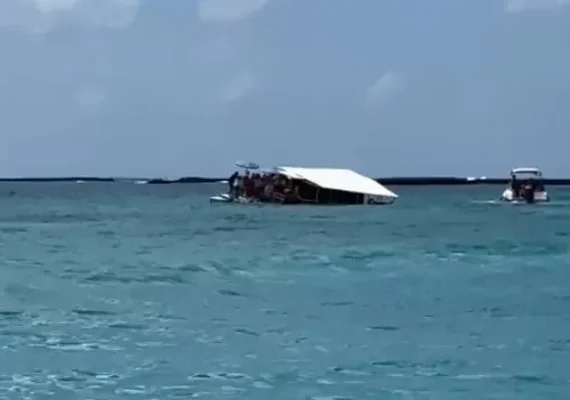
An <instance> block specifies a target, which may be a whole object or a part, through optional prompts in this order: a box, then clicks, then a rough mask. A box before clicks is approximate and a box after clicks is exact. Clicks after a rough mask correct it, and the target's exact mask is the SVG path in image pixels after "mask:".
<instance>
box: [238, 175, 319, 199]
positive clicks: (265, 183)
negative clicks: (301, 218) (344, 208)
mask: <svg viewBox="0 0 570 400" xmlns="http://www.w3.org/2000/svg"><path fill="white" fill-rule="evenodd" d="M228 185H229V195H230V197H231V198H233V199H238V198H243V199H246V200H247V201H250V202H251V201H260V202H279V203H300V202H314V200H311V199H306V198H303V196H302V195H301V193H300V189H301V185H300V184H299V183H298V182H294V181H293V180H292V179H290V178H289V177H287V176H284V175H281V174H277V173H272V172H268V173H262V172H250V171H248V170H246V171H245V172H244V173H243V174H240V173H239V172H238V171H236V172H234V173H233V174H232V176H230V178H229V179H228Z"/></svg>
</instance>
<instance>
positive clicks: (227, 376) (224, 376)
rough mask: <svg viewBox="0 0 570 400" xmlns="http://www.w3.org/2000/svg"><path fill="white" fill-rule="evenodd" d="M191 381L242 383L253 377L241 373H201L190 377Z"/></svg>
mask: <svg viewBox="0 0 570 400" xmlns="http://www.w3.org/2000/svg"><path fill="white" fill-rule="evenodd" d="M187 379H188V380H190V381H204V380H231V381H242V380H246V379H251V376H249V375H246V374H242V373H239V372H217V373H216V372H199V373H195V374H192V375H190V376H189V377H188V378H187Z"/></svg>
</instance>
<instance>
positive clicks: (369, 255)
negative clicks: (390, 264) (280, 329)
mask: <svg viewBox="0 0 570 400" xmlns="http://www.w3.org/2000/svg"><path fill="white" fill-rule="evenodd" d="M395 255H396V252H391V251H386V250H373V251H358V250H347V251H345V252H344V253H342V254H341V255H340V259H341V260H346V261H353V262H355V261H356V262H363V261H378V260H380V259H383V258H390V257H394V256H395Z"/></svg>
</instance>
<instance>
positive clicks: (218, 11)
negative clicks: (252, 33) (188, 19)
mask: <svg viewBox="0 0 570 400" xmlns="http://www.w3.org/2000/svg"><path fill="white" fill-rule="evenodd" d="M269 1H270V0H199V2H198V16H199V17H200V20H201V21H202V22H234V21H241V20H244V19H247V18H249V17H251V16H252V15H254V14H256V13H258V12H260V11H261V10H263V9H264V8H265V6H267V4H268V3H269Z"/></svg>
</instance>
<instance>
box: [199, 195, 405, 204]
mask: <svg viewBox="0 0 570 400" xmlns="http://www.w3.org/2000/svg"><path fill="white" fill-rule="evenodd" d="M395 200H396V199H395V198H393V197H388V196H367V195H365V196H363V200H362V202H358V203H348V204H347V203H342V204H340V203H334V202H333V203H325V202H323V203H311V202H288V201H283V200H277V199H272V200H269V199H259V200H250V199H246V198H244V197H238V198H237V199H234V198H233V197H231V196H230V195H228V194H226V193H222V194H219V195H217V196H212V197H210V203H222V204H229V203H233V204H260V203H262V204H285V205H311V206H326V205H367V206H382V205H390V204H393V203H394V201H395Z"/></svg>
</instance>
